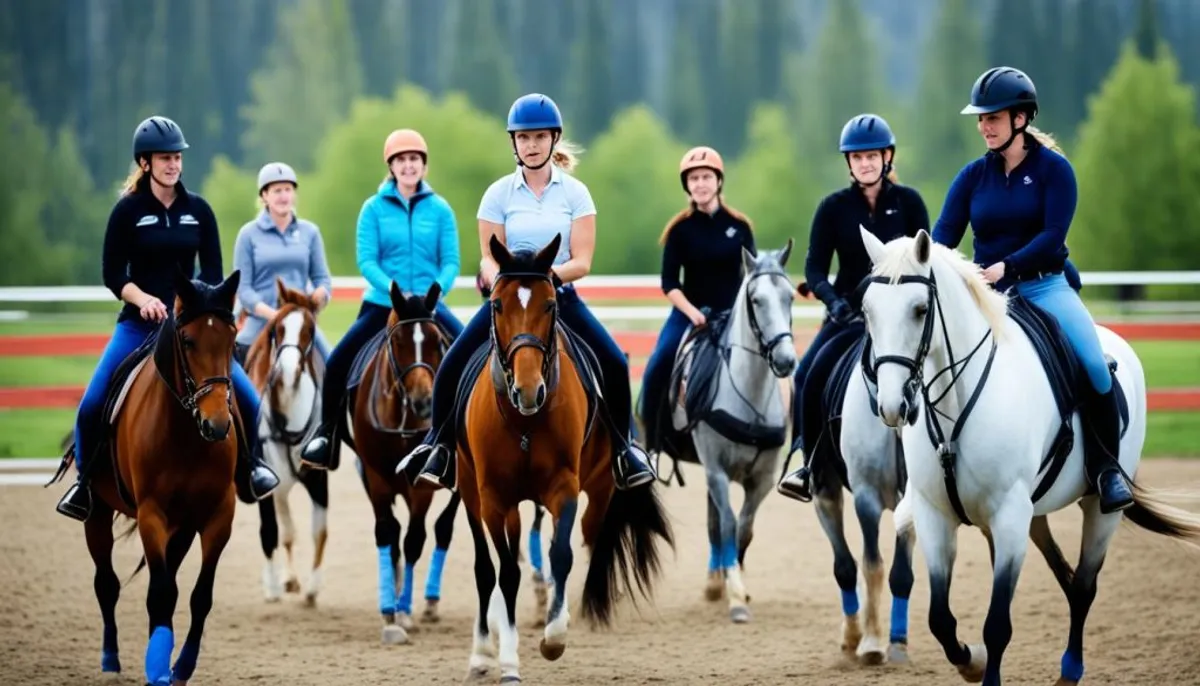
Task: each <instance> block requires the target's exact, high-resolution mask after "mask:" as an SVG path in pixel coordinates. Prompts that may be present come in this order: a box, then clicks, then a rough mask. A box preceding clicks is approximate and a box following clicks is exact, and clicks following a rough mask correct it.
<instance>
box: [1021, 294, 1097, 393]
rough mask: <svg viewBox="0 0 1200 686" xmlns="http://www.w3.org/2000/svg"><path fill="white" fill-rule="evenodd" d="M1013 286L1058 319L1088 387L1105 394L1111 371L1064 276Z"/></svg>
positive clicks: (1090, 323) (1091, 325)
mask: <svg viewBox="0 0 1200 686" xmlns="http://www.w3.org/2000/svg"><path fill="white" fill-rule="evenodd" d="M1016 288H1017V293H1019V294H1020V295H1021V296H1022V297H1024V298H1026V299H1027V300H1029V301H1030V302H1032V303H1033V304H1035V305H1037V306H1038V307H1040V308H1042V309H1043V310H1045V311H1047V312H1049V313H1050V314H1051V315H1053V316H1054V318H1055V319H1056V320H1058V324H1059V326H1061V327H1062V329H1063V333H1064V334H1066V337H1067V339H1068V340H1069V341H1070V342H1071V348H1072V349H1073V350H1074V351H1075V356H1076V357H1077V358H1078V359H1079V363H1080V364H1081V365H1082V366H1083V368H1084V370H1086V371H1087V375H1088V379H1089V380H1090V381H1091V382H1092V388H1094V389H1095V390H1096V393H1098V394H1099V395H1104V394H1105V393H1108V392H1109V390H1111V389H1112V373H1111V372H1110V371H1109V369H1108V361H1107V360H1105V359H1104V349H1103V348H1101V347H1100V336H1099V335H1098V334H1097V333H1096V327H1095V322H1093V320H1092V315H1091V314H1089V313H1088V311H1087V308H1086V307H1084V305H1083V300H1082V299H1080V297H1079V294H1078V293H1076V292H1075V291H1074V290H1073V289H1072V288H1071V286H1070V285H1069V284H1068V283H1067V280H1066V278H1065V277H1064V276H1063V275H1062V274H1055V275H1053V276H1046V277H1043V278H1041V279H1037V280H1035V281H1022V282H1020V283H1018V284H1017V286H1016Z"/></svg>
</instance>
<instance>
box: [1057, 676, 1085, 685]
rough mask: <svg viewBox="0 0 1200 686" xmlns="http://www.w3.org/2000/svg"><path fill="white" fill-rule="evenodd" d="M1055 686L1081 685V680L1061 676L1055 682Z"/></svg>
mask: <svg viewBox="0 0 1200 686" xmlns="http://www.w3.org/2000/svg"><path fill="white" fill-rule="evenodd" d="M1054 686H1079V682H1078V681H1072V680H1070V679H1064V678H1063V677H1059V678H1058V681H1056V682H1054Z"/></svg>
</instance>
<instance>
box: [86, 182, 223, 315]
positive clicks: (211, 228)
mask: <svg viewBox="0 0 1200 686" xmlns="http://www.w3.org/2000/svg"><path fill="white" fill-rule="evenodd" d="M176 193H177V196H176V198H175V200H174V202H172V203H171V206H170V207H164V206H163V204H162V203H161V202H160V201H159V200H158V198H156V197H155V196H154V194H153V193H152V192H150V187H149V180H148V179H143V180H142V182H141V183H140V184H139V185H138V189H137V190H136V191H135V192H133V193H130V194H127V195H125V196H123V197H122V198H121V199H120V200H118V201H117V204H116V205H114V206H113V209H112V212H111V213H110V214H109V216H108V228H107V229H106V230H105V232H104V252H103V255H102V267H101V271H102V273H103V276H104V285H105V286H106V287H108V289H109V290H110V291H112V292H113V294H114V295H116V296H117V299H120V298H121V289H123V288H124V287H125V285H126V284H128V283H130V282H132V283H134V284H135V285H136V286H137V287H138V288H140V289H142V290H143V291H145V292H146V293H148V294H150V295H152V296H154V297H156V298H158V299H159V300H161V301H162V302H163V304H164V305H166V306H167V308H168V309H170V308H172V307H174V305H175V281H174V280H175V270H176V269H178V270H180V271H182V272H183V274H184V275H186V276H188V277H189V278H195V272H196V258H197V256H198V257H199V258H200V279H201V280H202V281H204V282H206V283H210V284H214V285H215V284H218V283H220V282H221V279H222V278H223V277H222V265H221V237H220V234H219V233H218V231H217V219H216V216H215V215H214V214H213V211H212V208H211V207H210V206H209V204H208V202H207V201H206V200H204V198H202V197H200V196H199V195H196V194H195V193H191V192H189V191H188V190H187V189H185V188H184V187H183V184H182V183H179V184H176ZM140 317H141V315H140V314H139V310H138V308H137V307H136V306H134V305H133V304H131V303H125V307H123V308H122V309H121V314H120V315H119V316H118V317H117V321H123V320H126V319H139V318H140Z"/></svg>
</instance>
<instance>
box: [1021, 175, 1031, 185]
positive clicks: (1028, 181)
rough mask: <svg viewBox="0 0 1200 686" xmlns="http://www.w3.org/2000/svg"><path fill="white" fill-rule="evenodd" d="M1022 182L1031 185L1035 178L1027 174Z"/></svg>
mask: <svg viewBox="0 0 1200 686" xmlns="http://www.w3.org/2000/svg"><path fill="white" fill-rule="evenodd" d="M1021 183H1023V184H1025V185H1026V186H1029V185H1031V184H1032V183H1033V179H1031V178H1029V177H1028V176H1026V177H1025V178H1024V179H1021Z"/></svg>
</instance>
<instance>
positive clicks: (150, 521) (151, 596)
mask: <svg viewBox="0 0 1200 686" xmlns="http://www.w3.org/2000/svg"><path fill="white" fill-rule="evenodd" d="M239 279H240V272H238V271H236V270H235V271H234V272H233V273H232V274H230V275H229V277H228V278H227V279H225V280H224V281H223V282H221V284H219V285H217V286H210V285H207V284H205V283H203V282H201V281H192V280H190V279H187V278H186V277H184V276H183V275H177V276H176V280H175V281H176V283H175V289H176V294H177V295H176V298H175V302H174V307H173V311H172V313H171V315H169V316H168V317H167V319H166V320H165V321H164V322H163V324H162V326H161V328H160V329H159V330H158V332H157V334H156V335H157V338H156V339H154V340H155V342H154V343H153V346H154V347H153V351H152V354H151V355H150V356H149V357H147V358H146V359H144V360H143V362H142V363H141V364H139V365H138V366H137V367H135V368H134V369H133V370H132V378H131V380H130V382H129V385H128V387H127V388H126V392H125V397H124V400H123V404H122V406H121V407H120V409H119V412H118V415H117V417H116V419H115V420H114V424H115V425H114V426H113V427H112V434H111V436H110V439H109V441H108V445H109V447H110V449H111V452H112V462H113V467H112V468H111V469H96V470H95V472H94V476H93V477H92V479H93V480H92V488H93V493H94V494H95V496H97V497H96V498H95V499H94V504H93V510H92V513H91V516H90V517H88V519H87V521H86V522H85V523H84V531H85V535H86V538H87V546H88V552H89V553H90V554H91V556H92V561H93V562H94V563H95V566H96V575H95V584H94V587H95V592H96V599H97V601H99V603H100V613H101V615H102V617H103V620H104V643H103V654H102V659H101V668H102V669H103V670H104V671H106V672H120V671H121V662H120V658H119V656H118V644H117V624H116V616H115V609H116V605H117V599H118V597H119V595H120V588H121V586H120V582H119V581H118V579H117V575H116V573H115V572H114V571H113V565H112V548H113V530H112V525H113V513H114V512H115V513H119V514H122V515H125V516H126V517H130V518H133V519H134V520H136V529H137V532H138V533H139V534H140V536H141V539H142V548H143V551H144V560H143V561H144V563H145V566H146V567H148V568H149V570H150V584H149V589H148V590H147V598H146V610H147V613H148V614H149V617H150V639H149V642H148V643H147V645H146V660H145V671H146V681H147V682H148V683H150V684H153V685H154V686H161V685H165V684H177V685H178V684H186V683H187V681H188V680H189V679H191V677H192V674H193V673H194V672H195V669H196V660H197V657H198V656H199V654H200V640H201V637H202V635H203V633H204V623H205V620H206V619H207V617H208V613H209V610H210V609H211V608H212V601H213V583H214V581H215V578H216V573H217V563H218V561H219V560H220V559H221V553H222V552H223V551H224V550H225V545H226V543H227V542H228V541H229V536H230V533H231V530H232V527H233V515H234V509H235V502H236V500H235V499H236V495H235V489H234V468H235V465H236V462H237V456H238V450H239V441H243V440H244V438H245V436H246V431H245V429H244V427H243V426H242V424H241V419H240V414H239V412H238V409H237V405H236V402H235V400H234V396H233V382H232V376H231V367H232V365H233V348H234V338H235V336H236V335H237V330H236V329H235V328H234V318H233V304H234V297H235V296H236V294H237V287H238V281H239ZM96 459H104V457H103V453H101V454H100V455H98V456H97V457H96ZM197 536H199V537H200V547H201V555H202V559H201V563H200V574H199V576H198V577H197V579H196V585H195V588H194V589H193V590H192V597H191V620H192V621H191V627H190V628H189V629H188V634H187V638H186V640H185V641H184V644H183V647H182V648H181V649H180V651H179V656H178V658H177V659H176V662H175V666H174V667H173V668H172V667H171V664H170V661H171V653H172V651H173V650H174V645H175V631H174V628H173V626H172V617H173V615H174V614H175V603H176V601H177V600H178V596H179V588H178V586H177V585H176V581H175V576H176V574H177V573H178V571H179V567H180V565H181V564H182V562H183V558H184V557H185V556H186V555H187V553H188V550H190V549H191V546H192V542H193V540H194V539H195V538H196V537H197ZM139 569H140V566H139Z"/></svg>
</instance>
